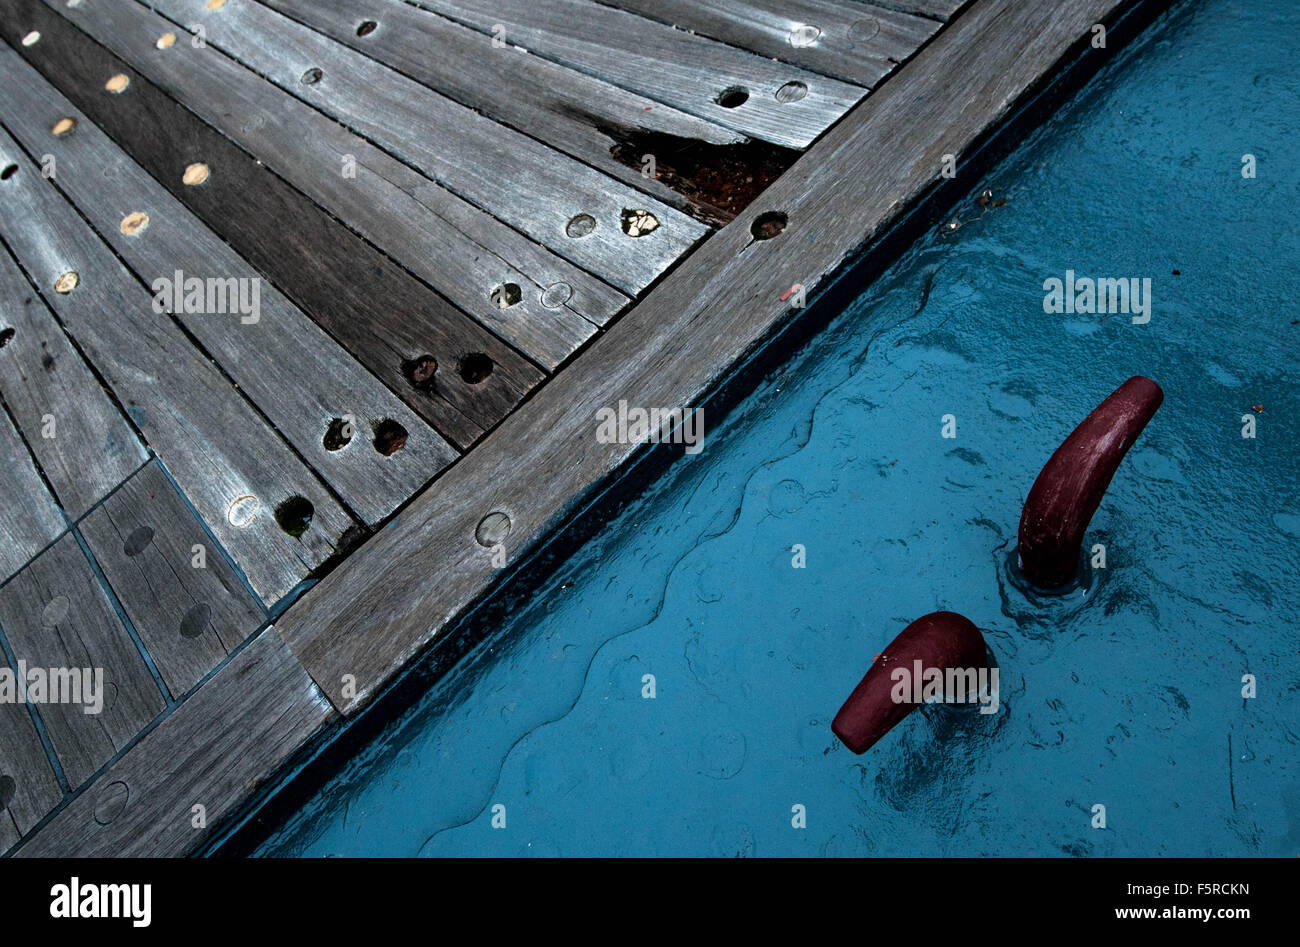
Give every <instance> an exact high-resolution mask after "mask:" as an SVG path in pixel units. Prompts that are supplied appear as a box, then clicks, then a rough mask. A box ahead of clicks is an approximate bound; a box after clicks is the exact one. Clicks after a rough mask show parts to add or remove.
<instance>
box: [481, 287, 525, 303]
mask: <svg viewBox="0 0 1300 947" xmlns="http://www.w3.org/2000/svg"><path fill="white" fill-rule="evenodd" d="M489 298H490V299H491V300H492V305H494V306H496V307H497V308H498V309H509V308H510V307H511V306H513V305H514V304H515V303H517V302H519V300H521V299H522V298H523V292H522V291H521V290H520V289H519V284H518V283H500V284H498V285H496V286H493V287H492V292H491V293H490V294H489Z"/></svg>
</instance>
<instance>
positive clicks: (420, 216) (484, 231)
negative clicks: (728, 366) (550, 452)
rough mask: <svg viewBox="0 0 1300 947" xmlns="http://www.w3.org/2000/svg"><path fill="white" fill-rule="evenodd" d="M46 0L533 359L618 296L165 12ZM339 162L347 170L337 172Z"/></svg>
mask: <svg viewBox="0 0 1300 947" xmlns="http://www.w3.org/2000/svg"><path fill="white" fill-rule="evenodd" d="M46 3H47V5H48V6H49V7H50V8H51V9H53V10H54V11H55V12H57V13H59V14H60V15H61V16H64V17H66V18H68V19H70V20H71V21H72V22H74V23H75V24H76V25H77V26H79V27H80V28H81V29H82V30H84V31H85V32H86V33H88V34H89V35H91V36H92V37H94V38H95V39H96V40H97V41H99V42H100V43H102V44H103V45H105V46H107V47H108V48H109V49H111V50H113V51H114V52H115V53H117V54H118V55H120V56H122V57H123V58H124V59H126V60H127V61H128V62H130V63H132V65H134V66H135V67H136V68H137V69H138V70H139V71H140V72H141V73H143V74H144V75H146V76H148V77H149V78H150V79H151V80H152V81H153V82H155V83H157V84H158V85H159V86H160V87H162V88H163V89H165V90H166V91H167V92H168V93H169V94H170V95H172V96H173V97H174V98H175V99H176V100H177V101H178V102H180V103H181V104H183V105H185V106H186V107H188V108H190V109H191V110H193V111H194V112H195V113H196V114H198V115H199V116H200V117H201V118H203V119H204V120H205V121H207V122H209V123H210V124H212V125H214V126H216V127H218V128H220V129H221V130H222V131H223V132H225V133H226V134H227V135H228V136H229V137H230V138H232V139H233V140H234V141H236V142H237V143H238V144H239V145H240V146H241V147H243V148H245V149H247V150H248V151H249V152H251V153H252V154H254V155H256V156H257V157H258V159H259V160H261V161H263V162H264V163H265V164H266V165H267V166H269V167H270V168H271V169H272V170H274V171H275V172H276V173H277V174H279V175H281V176H282V177H283V178H284V179H285V180H287V181H289V182H290V183H292V184H294V185H295V186H296V187H298V188H300V189H301V190H302V191H303V192H304V193H306V194H308V195H310V196H311V197H312V198H313V199H314V200H316V201H317V202H318V203H320V204H321V206H322V207H324V208H325V209H327V210H329V211H330V212H331V213H333V214H334V215H335V216H337V217H338V218H340V219H341V220H343V221H344V222H346V223H347V224H348V225H349V226H350V227H352V228H353V229H354V230H355V231H356V232H357V233H359V234H361V235H362V236H364V237H365V238H366V239H368V240H370V241H371V242H372V243H373V244H375V246H377V247H379V248H380V249H382V250H384V251H385V252H387V253H389V254H390V255H391V256H392V257H393V258H394V259H396V260H398V261H400V262H401V263H402V264H403V265H404V266H406V267H407V268H408V269H410V271H411V272H412V273H415V274H416V275H418V276H420V277H421V278H422V279H424V280H426V281H427V282H428V283H430V285H432V286H434V287H435V288H436V289H437V290H438V291H439V292H441V293H443V294H444V295H445V296H446V297H447V298H448V299H449V300H451V301H452V302H454V303H455V304H456V305H458V306H460V307H461V308H462V309H464V310H465V311H466V312H467V313H469V314H470V315H472V316H474V317H475V318H476V319H478V320H479V321H480V322H481V323H482V324H483V325H485V326H487V327H488V328H490V329H492V331H494V332H496V333H497V334H498V335H500V336H501V337H502V338H503V339H505V340H506V341H508V342H510V343H511V344H513V345H515V347H516V348H518V349H519V350H520V351H522V352H524V353H526V354H528V355H529V356H530V357H532V358H533V359H534V360H535V361H537V362H538V363H539V364H541V365H543V366H544V367H547V368H552V367H554V366H555V365H557V364H558V363H559V362H560V361H561V360H562V359H563V357H566V356H567V355H568V354H569V353H571V352H572V351H573V349H574V348H576V347H577V346H578V345H580V344H581V343H582V342H583V341H585V340H586V339H587V338H589V337H590V335H591V334H592V333H593V332H594V325H598V324H601V323H603V322H604V321H605V320H607V319H608V318H610V317H611V316H612V315H614V314H616V313H617V312H619V311H621V310H622V308H623V307H624V305H625V304H626V302H627V296H626V295H624V294H623V293H621V292H619V291H618V290H616V289H615V288H614V287H612V286H610V285H609V284H607V283H605V282H603V281H602V280H600V279H598V278H596V277H594V276H592V275H590V274H588V273H587V272H585V271H584V270H583V269H582V268H580V267H578V266H575V265H574V264H572V263H570V262H568V261H567V260H566V259H564V258H563V257H561V256H558V255H556V254H554V253H551V252H550V251H548V250H546V249H545V248H544V247H542V246H540V245H539V244H537V243H536V242H535V241H533V240H531V239H529V238H528V237H526V236H525V235H523V234H522V233H519V232H518V231H516V230H513V229H512V228H510V227H509V226H507V225H505V224H503V223H501V222H500V221H498V220H496V219H495V218H493V217H492V216H491V215H490V214H487V213H484V212H483V211H482V210H480V209H478V208H477V207H475V206H474V205H472V204H470V203H468V202H466V201H464V200H462V199H460V198H459V197H457V196H456V195H454V194H452V193H451V192H450V191H448V190H447V189H446V188H444V187H441V186H439V185H437V184H435V183H434V182H433V181H431V180H430V179H429V178H427V177H425V176H424V175H422V174H420V173H419V172H418V171H416V170H415V169H414V168H411V167H410V166H409V165H406V164H404V163H402V162H401V161H399V160H397V159H396V158H394V157H392V156H391V155H389V154H387V153H386V152H384V151H382V150H380V149H379V148H377V147H375V146H374V145H372V144H371V143H369V142H368V141H366V140H365V139H363V138H361V137H360V136H358V135H356V134H354V133H352V132H350V131H348V130H347V129H346V128H344V127H343V126H342V125H340V124H338V123H337V122H335V121H333V120H332V119H330V118H329V117H328V116H326V115H324V114H322V113H321V112H318V111H317V110H316V109H314V108H312V107H310V106H308V105H307V104H305V103H303V102H301V101H299V100H297V99H295V98H293V97H291V96H288V95H286V94H285V93H284V92H283V90H281V89H279V88H278V87H277V86H275V85H274V84H272V83H270V82H268V81H267V80H265V79H263V78H261V77H260V76H258V75H256V74H255V73H253V72H251V71H250V70H248V69H247V68H246V67H244V66H242V65H240V64H239V63H238V62H236V61H235V60H233V59H230V58H229V57H227V56H225V55H224V54H222V53H220V52H218V51H217V50H215V49H214V48H212V46H211V44H205V45H204V46H203V47H202V48H198V49H196V48H194V46H193V45H192V44H191V42H186V41H185V40H184V39H182V40H180V41H177V42H175V43H174V44H172V45H171V46H169V47H168V48H166V49H162V50H159V49H157V48H156V46H155V44H156V41H157V39H158V37H160V36H162V35H166V33H168V32H172V33H173V34H174V31H175V30H176V26H175V25H174V24H173V23H172V22H171V21H169V20H167V19H164V18H163V17H160V16H158V15H157V14H154V13H152V12H150V11H149V10H147V9H145V8H144V7H142V6H139V5H138V4H135V3H123V4H111V5H110V4H82V5H80V6H77V7H74V8H72V9H68V8H66V7H64V6H62V5H61V4H57V3H55V2H54V0H46ZM218 12H220V11H218ZM205 29H206V27H205ZM336 45H337V44H336ZM335 81H336V82H341V81H343V80H341V79H337V78H336V79H335ZM304 142H311V143H312V147H310V148H305V147H303V143H304ZM345 169H347V171H348V173H349V174H352V173H354V174H355V176H347V177H345V176H344V170H345ZM510 283H513V284H516V285H518V286H519V287H520V290H521V294H520V298H519V301H518V302H517V303H516V304H514V305H511V306H507V307H505V308H502V307H501V306H499V305H497V304H496V303H495V302H494V301H493V290H494V288H496V287H497V286H505V285H506V284H510ZM556 284H560V287H557V289H560V288H563V289H565V290H566V291H567V299H564V301H563V302H558V301H557V297H556V296H555V295H554V291H553V293H552V294H551V295H546V290H547V289H548V288H550V287H553V286H556ZM544 297H545V299H544ZM563 298H564V293H561V294H560V296H559V297H558V299H563ZM548 303H549V304H548Z"/></svg>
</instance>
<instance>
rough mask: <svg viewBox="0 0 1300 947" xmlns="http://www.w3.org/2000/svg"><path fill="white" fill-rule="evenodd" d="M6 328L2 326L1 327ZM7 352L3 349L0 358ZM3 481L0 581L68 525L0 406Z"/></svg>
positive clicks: (1, 329) (0, 511)
mask: <svg viewBox="0 0 1300 947" xmlns="http://www.w3.org/2000/svg"><path fill="white" fill-rule="evenodd" d="M4 328H5V327H4V326H0V331H3V329H4ZM9 328H12V326H10V327H9ZM16 337H17V336H16V334H15V338H16ZM4 354H5V353H4V352H3V351H0V358H3V356H4ZM0 483H3V484H4V490H5V494H6V496H7V499H6V500H5V502H4V503H2V504H0V582H3V581H4V580H5V579H7V578H9V577H10V576H11V575H13V574H14V573H15V572H17V571H18V570H19V569H20V568H22V565H23V563H25V562H27V561H28V560H29V559H31V558H32V556H34V555H36V554H37V553H38V552H40V551H41V550H42V549H44V548H45V547H46V546H47V545H49V544H50V543H51V542H52V541H53V540H54V539H55V537H57V536H58V535H59V534H60V533H62V532H63V531H64V530H65V529H67V528H68V525H67V523H66V522H65V521H64V519H63V514H62V513H61V512H60V511H59V506H58V504H57V503H55V502H54V497H52V496H50V491H49V490H47V489H46V488H45V482H44V481H43V480H41V475H40V474H39V473H37V471H36V466H35V465H34V464H33V463H32V455H31V454H30V453H28V451H27V445H26V444H24V443H23V439H22V436H21V435H20V434H19V433H18V429H17V428H15V427H14V425H13V422H12V421H10V420H9V415H8V414H7V413H5V412H4V411H3V410H0Z"/></svg>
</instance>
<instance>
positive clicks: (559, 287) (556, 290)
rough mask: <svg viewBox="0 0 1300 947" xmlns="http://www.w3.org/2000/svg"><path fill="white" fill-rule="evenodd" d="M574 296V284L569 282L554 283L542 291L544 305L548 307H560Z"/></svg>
mask: <svg viewBox="0 0 1300 947" xmlns="http://www.w3.org/2000/svg"><path fill="white" fill-rule="evenodd" d="M572 298H573V287H572V286H570V285H569V284H568V283H552V284H551V285H550V286H548V287H546V289H545V290H544V291H543V292H542V305H543V306H545V307H546V308H547V309H559V308H560V307H561V306H563V305H564V304H565V303H567V302H568V301H569V300H570V299H572Z"/></svg>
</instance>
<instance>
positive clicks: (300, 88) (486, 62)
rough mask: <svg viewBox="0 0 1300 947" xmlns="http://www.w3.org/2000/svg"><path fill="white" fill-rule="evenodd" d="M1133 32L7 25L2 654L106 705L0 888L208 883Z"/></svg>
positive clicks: (675, 23) (853, 16)
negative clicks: (167, 299)
mask: <svg viewBox="0 0 1300 947" xmlns="http://www.w3.org/2000/svg"><path fill="white" fill-rule="evenodd" d="M1134 5H1135V4H1134V3H1133V2H1130V0H969V2H968V0H879V2H868V0H600V2H595V0H260V2H257V0H72V2H68V0H0V14H2V15H0V22H2V23H3V28H2V29H3V33H2V38H3V40H4V44H5V45H4V46H3V48H0V87H2V88H3V89H4V94H3V95H2V96H0V240H2V241H3V246H0V345H2V346H3V348H0V396H2V397H3V403H4V409H5V410H4V413H3V416H0V468H3V477H4V482H5V484H6V485H7V491H6V497H5V502H4V504H3V506H2V507H0V641H2V643H3V645H4V650H5V657H6V659H7V662H8V664H9V665H10V666H12V667H15V668H16V667H17V665H18V662H20V661H21V662H25V664H26V666H28V667H41V668H83V667H91V668H103V669H104V677H105V681H106V682H107V683H106V686H105V691H106V699H105V704H104V708H103V711H102V713H100V714H98V715H88V714H84V713H83V712H82V708H81V707H79V706H75V705H66V704H65V705H59V704H35V703H33V704H26V705H18V704H14V703H8V702H2V701H0V852H3V851H9V850H12V851H16V852H17V853H18V854H21V855H50V854H68V855H73V854H75V855H95V854H100V855H102V854H108V855H142V854H163V855H176V854H183V853H187V852H191V851H194V850H195V849H196V848H199V847H200V846H202V845H203V844H204V843H205V841H206V840H207V839H209V838H210V837H211V835H212V833H213V832H214V831H216V829H217V828H218V827H219V826H220V825H222V824H223V822H228V821H229V820H230V818H231V817H232V816H234V815H235V814H237V813H239V812H240V811H241V810H242V809H244V808H245V807H246V806H247V805H248V804H249V803H250V801H251V800H253V799H254V798H255V796H256V794H257V790H258V789H259V787H263V786H265V785H266V784H267V783H268V781H270V780H272V779H273V778H274V777H275V776H276V775H277V773H279V772H281V771H282V770H283V769H284V768H285V767H286V766H287V765H288V763H289V762H290V761H291V760H293V759H295V758H296V757H301V756H302V754H303V753H304V751H305V750H307V749H309V748H310V747H312V746H313V745H316V744H318V743H319V742H320V741H321V740H322V738H323V737H324V736H325V735H326V734H328V733H330V732H332V730H333V729H334V728H336V727H337V726H338V725H339V722H340V721H341V720H342V719H344V718H346V717H348V716H350V715H352V714H355V713H356V712H357V711H358V710H359V709H361V708H362V707H364V706H366V705H367V704H368V703H369V702H370V701H372V700H373V699H374V698H375V696H376V695H378V694H379V693H380V692H381V691H382V690H383V689H384V688H385V687H386V686H387V685H389V684H390V683H391V682H392V681H393V680H394V679H395V677H396V676H397V675H398V674H399V673H400V672H401V671H402V670H403V669H404V668H405V667H407V666H409V665H410V663H411V662H412V661H413V660H415V659H416V658H417V657H418V656H419V655H420V654H421V653H422V652H424V651H426V650H427V648H428V647H429V645H430V644H431V643H432V642H433V641H434V640H435V639H437V638H438V637H439V635H440V634H442V633H443V632H444V631H446V630H447V629H448V628H449V627H451V624H452V622H453V621H455V620H456V619H458V618H459V617H460V616H463V615H464V614H465V613H466V612H467V611H468V610H469V609H470V608H471V607H472V606H473V605H474V604H475V603H476V602H479V601H481V600H482V599H483V597H484V595H485V594H486V593H487V592H489V591H490V590H491V589H492V588H493V587H494V584H496V583H498V582H499V581H500V580H501V578H502V576H503V574H505V573H507V572H509V571H510V569H512V568H514V567H516V565H517V564H519V563H522V562H524V561H526V560H527V558H528V556H529V555H530V553H532V552H533V551H534V550H536V549H537V548H538V546H539V545H540V544H541V542H542V541H543V540H544V539H545V538H546V537H548V536H550V535H551V534H552V533H553V532H554V531H555V529H556V528H557V526H559V525H560V524H562V523H563V522H564V521H565V520H566V519H567V518H568V517H570V516H571V515H572V514H573V513H574V512H575V511H577V510H578V509H580V508H581V507H582V506H583V505H584V504H585V503H586V502H588V501H589V500H590V499H591V497H592V496H593V495H594V494H595V493H596V492H597V491H598V490H599V489H600V488H601V487H602V485H604V484H606V483H607V482H608V481H609V479H610V478H611V476H613V475H615V474H617V473H618V472H619V471H621V470H624V469H626V467H627V466H628V464H629V463H631V462H632V461H633V460H634V459H635V458H636V456H637V455H638V447H637V445H630V444H603V443H600V442H599V441H598V440H597V438H596V437H595V429H596V425H595V422H594V420H593V419H594V417H595V414H596V411H597V410H598V409H599V408H601V407H603V406H610V405H615V404H617V403H618V402H619V401H620V400H621V399H626V400H627V401H628V402H629V403H630V404H634V405H645V406H662V405H668V406H683V407H684V406H689V405H693V404H699V403H701V400H702V399H703V398H705V397H706V396H707V395H709V393H710V392H712V391H714V390H716V388H717V386H718V385H719V383H720V382H721V381H722V380H723V379H725V378H726V377H727V376H728V374H729V373H730V372H731V371H732V369H733V367H734V366H736V365H737V364H739V363H741V362H742V361H744V360H745V359H747V358H748V357H750V356H751V355H753V353H754V352H755V351H757V350H758V348H759V347H760V346H761V345H762V344H763V343H764V342H765V341H767V340H769V339H771V338H772V336H773V334H774V333H776V332H778V331H780V330H781V329H782V328H783V327H785V326H787V325H788V324H789V323H790V322H791V321H792V319H793V318H794V317H795V316H796V313H795V311H794V310H793V309H792V303H791V302H790V293H789V290H790V289H791V287H793V286H794V285H795V284H800V285H802V286H803V287H805V292H806V293H807V296H808V297H809V298H810V299H812V298H814V297H815V296H816V295H817V293H818V292H819V291H821V290H823V289H825V287H826V286H828V285H829V283H830V282H831V280H832V278H833V277H834V276H835V275H836V274H837V273H838V272H839V271H840V270H841V269H842V268H843V266H844V264H845V262H846V261H847V260H849V259H850V258H851V257H853V255H854V254H856V253H858V252H859V251H861V250H862V248H863V247H864V246H865V245H867V244H869V243H871V241H873V240H874V239H876V238H878V237H879V236H880V235H881V234H883V233H884V232H885V231H886V229H887V228H888V227H889V226H891V225H892V224H894V223H895V222H896V221H897V220H898V219H899V217H900V215H901V214H902V213H903V211H904V210H905V209H907V208H909V207H911V206H914V205H915V204H916V203H917V201H918V200H919V199H921V198H922V197H924V196H925V195H927V194H928V193H930V192H932V191H933V189H934V188H935V187H936V185H937V184H938V183H940V181H941V176H940V171H941V167H942V165H943V156H944V155H954V156H956V160H957V163H958V166H959V167H960V166H961V164H962V162H963V161H964V160H965V159H966V157H967V156H968V155H971V154H973V153H974V152H975V151H976V149H978V147H979V146H980V145H981V144H982V142H983V141H984V139H985V138H986V137H987V135H988V134H989V132H990V131H991V130H992V129H994V128H996V127H998V126H999V125H1000V124H1001V123H1002V122H1004V121H1005V120H1006V119H1007V118H1008V117H1009V116H1010V115H1011V114H1012V113H1013V112H1014V111H1015V110H1016V109H1017V108H1018V107H1020V106H1021V105H1022V104H1023V103H1025V102H1026V101H1027V100H1028V99H1029V98H1030V97H1031V96H1032V95H1033V94H1035V93H1036V92H1037V90H1038V89H1039V87H1040V85H1041V84H1042V82H1043V81H1044V80H1045V79H1048V78H1050V77H1051V76H1053V75H1054V74H1055V73H1056V72H1057V70H1059V69H1060V68H1061V67H1062V65H1063V64H1065V63H1067V62H1069V61H1071V60H1072V59H1074V58H1077V57H1078V56H1079V55H1080V54H1081V50H1083V49H1084V48H1087V47H1088V41H1089V39H1090V38H1091V28H1092V26H1093V25H1094V24H1095V23H1099V22H1101V23H1111V22H1113V21H1114V20H1116V18H1118V17H1120V16H1121V15H1122V14H1124V13H1125V11H1126V10H1128V9H1129V8H1131V7H1133V6H1134ZM1096 54H1097V55H1106V54H1107V53H1106V52H1105V51H1096ZM894 73H897V75H893V74H894ZM886 79H888V81H885V80H886ZM882 83H883V85H882ZM873 90H876V91H873ZM805 152H806V153H805ZM178 271H179V273H180V274H183V275H184V277H187V278H188V277H198V278H199V279H208V278H213V279H221V280H225V279H228V278H232V277H233V278H235V279H238V280H249V281H255V282H249V283H246V284H244V285H245V286H253V285H256V286H257V288H258V293H259V296H258V305H259V310H258V312H257V313H256V315H257V318H256V320H253V319H252V318H251V315H252V313H249V312H229V311H227V312H213V311H195V310H193V309H191V308H190V307H189V306H181V307H179V309H178V311H171V312H167V311H163V312H159V311H157V309H156V308H155V306H154V295H155V289H156V286H157V284H156V283H155V281H156V280H159V279H162V278H165V279H168V280H172V279H174V277H175V276H176V275H177V274H178ZM665 274H667V275H666V276H665ZM173 309H177V307H173ZM198 309H199V310H203V309H204V307H198ZM498 542H499V543H500V544H501V546H502V547H503V550H504V553H505V556H506V559H507V561H508V565H507V568H506V569H502V568H500V562H499V556H498V557H497V559H498V561H497V562H496V563H494V561H493V559H494V554H493V551H492V549H491V548H490V547H492V546H493V545H495V544H496V543H498ZM321 575H325V578H323V579H322V580H321V581H320V582H319V584H315V585H314V586H312V585H311V582H312V580H314V579H316V578H317V577H319V576H321ZM272 616H275V617H274V625H273V624H272ZM196 807H201V808H196ZM200 815H201V818H200Z"/></svg>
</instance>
